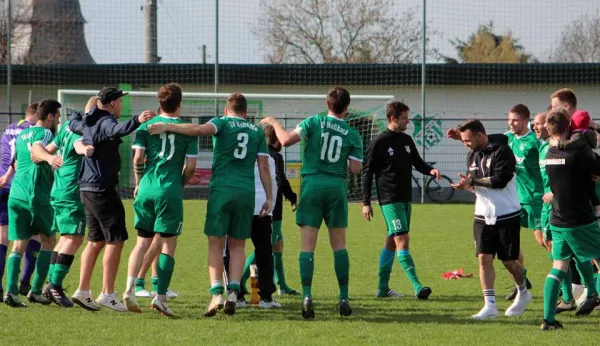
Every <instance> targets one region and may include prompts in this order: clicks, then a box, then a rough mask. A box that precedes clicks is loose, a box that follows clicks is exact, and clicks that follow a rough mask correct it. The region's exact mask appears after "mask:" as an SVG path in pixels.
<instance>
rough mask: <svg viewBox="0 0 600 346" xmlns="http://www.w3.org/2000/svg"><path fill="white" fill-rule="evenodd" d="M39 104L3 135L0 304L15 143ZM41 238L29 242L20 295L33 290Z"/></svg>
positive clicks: (0, 178) (33, 120)
mask: <svg viewBox="0 0 600 346" xmlns="http://www.w3.org/2000/svg"><path fill="white" fill-rule="evenodd" d="M37 107H38V103H37V102H36V103H32V104H30V105H29V107H27V110H26V111H25V119H22V120H19V121H18V122H16V123H12V124H10V125H8V127H7V128H6V130H5V131H4V133H3V134H2V139H1V140H0V141H1V146H2V159H1V161H0V303H1V302H2V300H3V298H4V290H3V289H2V277H3V276H4V268H5V263H6V252H7V250H8V194H9V192H10V185H11V181H12V178H13V176H14V173H15V171H14V170H13V169H12V167H11V162H12V161H13V159H14V158H15V142H16V141H17V136H19V134H20V133H21V131H23V130H24V129H26V128H28V127H29V126H31V125H32V124H34V123H35V113H36V111H37ZM40 246H41V244H40V238H39V236H37V235H36V236H34V237H33V238H32V239H30V240H29V244H28V245H27V250H26V251H25V262H24V264H23V267H24V268H23V274H22V276H21V280H20V284H19V293H20V294H22V295H27V293H29V290H30V289H31V285H30V279H31V275H32V274H33V270H34V269H35V261H36V259H37V255H38V252H39V251H40Z"/></svg>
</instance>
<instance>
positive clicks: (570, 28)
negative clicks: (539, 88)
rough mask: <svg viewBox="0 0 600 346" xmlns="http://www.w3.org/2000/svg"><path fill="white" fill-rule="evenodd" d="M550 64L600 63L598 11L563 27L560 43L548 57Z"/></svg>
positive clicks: (599, 21) (599, 16) (599, 20)
mask: <svg viewBox="0 0 600 346" xmlns="http://www.w3.org/2000/svg"><path fill="white" fill-rule="evenodd" d="M550 61H552V62H571V63H585V62H600V10H597V11H596V13H595V14H593V15H592V16H588V15H587V14H585V15H583V16H581V17H579V18H578V19H576V20H574V21H573V22H571V23H569V25H567V26H565V28H564V31H563V32H562V34H561V38H560V42H559V44H558V46H557V47H556V48H555V49H554V52H553V53H552V56H551V57H550Z"/></svg>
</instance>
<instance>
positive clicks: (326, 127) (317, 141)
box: [295, 115, 363, 178]
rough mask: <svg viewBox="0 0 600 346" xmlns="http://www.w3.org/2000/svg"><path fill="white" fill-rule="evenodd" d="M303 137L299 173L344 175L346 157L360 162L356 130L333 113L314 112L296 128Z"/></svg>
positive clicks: (359, 139)
mask: <svg viewBox="0 0 600 346" xmlns="http://www.w3.org/2000/svg"><path fill="white" fill-rule="evenodd" d="M295 132H296V133H298V134H299V135H300V137H302V139H304V140H305V141H306V142H305V146H304V153H303V162H302V170H301V175H302V177H305V176H307V175H315V174H327V175H333V176H336V177H340V178H346V175H347V173H348V162H347V160H348V159H352V160H356V161H360V162H362V160H363V147H362V140H361V138H360V135H359V134H358V131H357V130H356V129H354V128H353V127H352V126H350V125H348V124H347V123H346V122H345V121H344V120H342V119H339V118H337V117H335V116H333V115H315V116H312V117H310V118H308V119H305V120H304V121H302V122H301V123H300V124H299V125H298V126H297V128H296V130H295Z"/></svg>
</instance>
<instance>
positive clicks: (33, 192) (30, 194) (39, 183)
mask: <svg viewBox="0 0 600 346" xmlns="http://www.w3.org/2000/svg"><path fill="white" fill-rule="evenodd" d="M52 138H53V135H52V132H51V131H50V130H48V129H47V128H45V127H42V126H38V125H35V126H31V127H30V128H28V129H26V130H23V131H22V132H21V133H20V134H19V137H17V142H16V144H15V148H16V150H15V160H16V161H17V173H16V174H15V177H14V179H13V183H12V186H11V188H10V195H9V197H10V198H14V199H18V200H21V201H27V202H29V205H30V206H33V205H49V204H50V189H51V188H52V167H50V165H49V164H48V163H47V162H46V161H42V162H40V163H34V162H33V161H31V148H32V147H33V145H34V144H36V143H40V144H41V145H43V146H44V147H45V146H46V145H48V143H50V142H51V141H52Z"/></svg>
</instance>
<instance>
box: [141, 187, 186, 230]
mask: <svg viewBox="0 0 600 346" xmlns="http://www.w3.org/2000/svg"><path fill="white" fill-rule="evenodd" d="M133 213H134V215H135V216H134V218H133V228H135V229H139V230H143V231H146V232H155V233H168V234H173V235H180V234H181V230H182V226H183V200H181V199H165V198H162V197H154V196H147V195H137V197H136V199H135V201H134V202H133Z"/></svg>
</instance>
